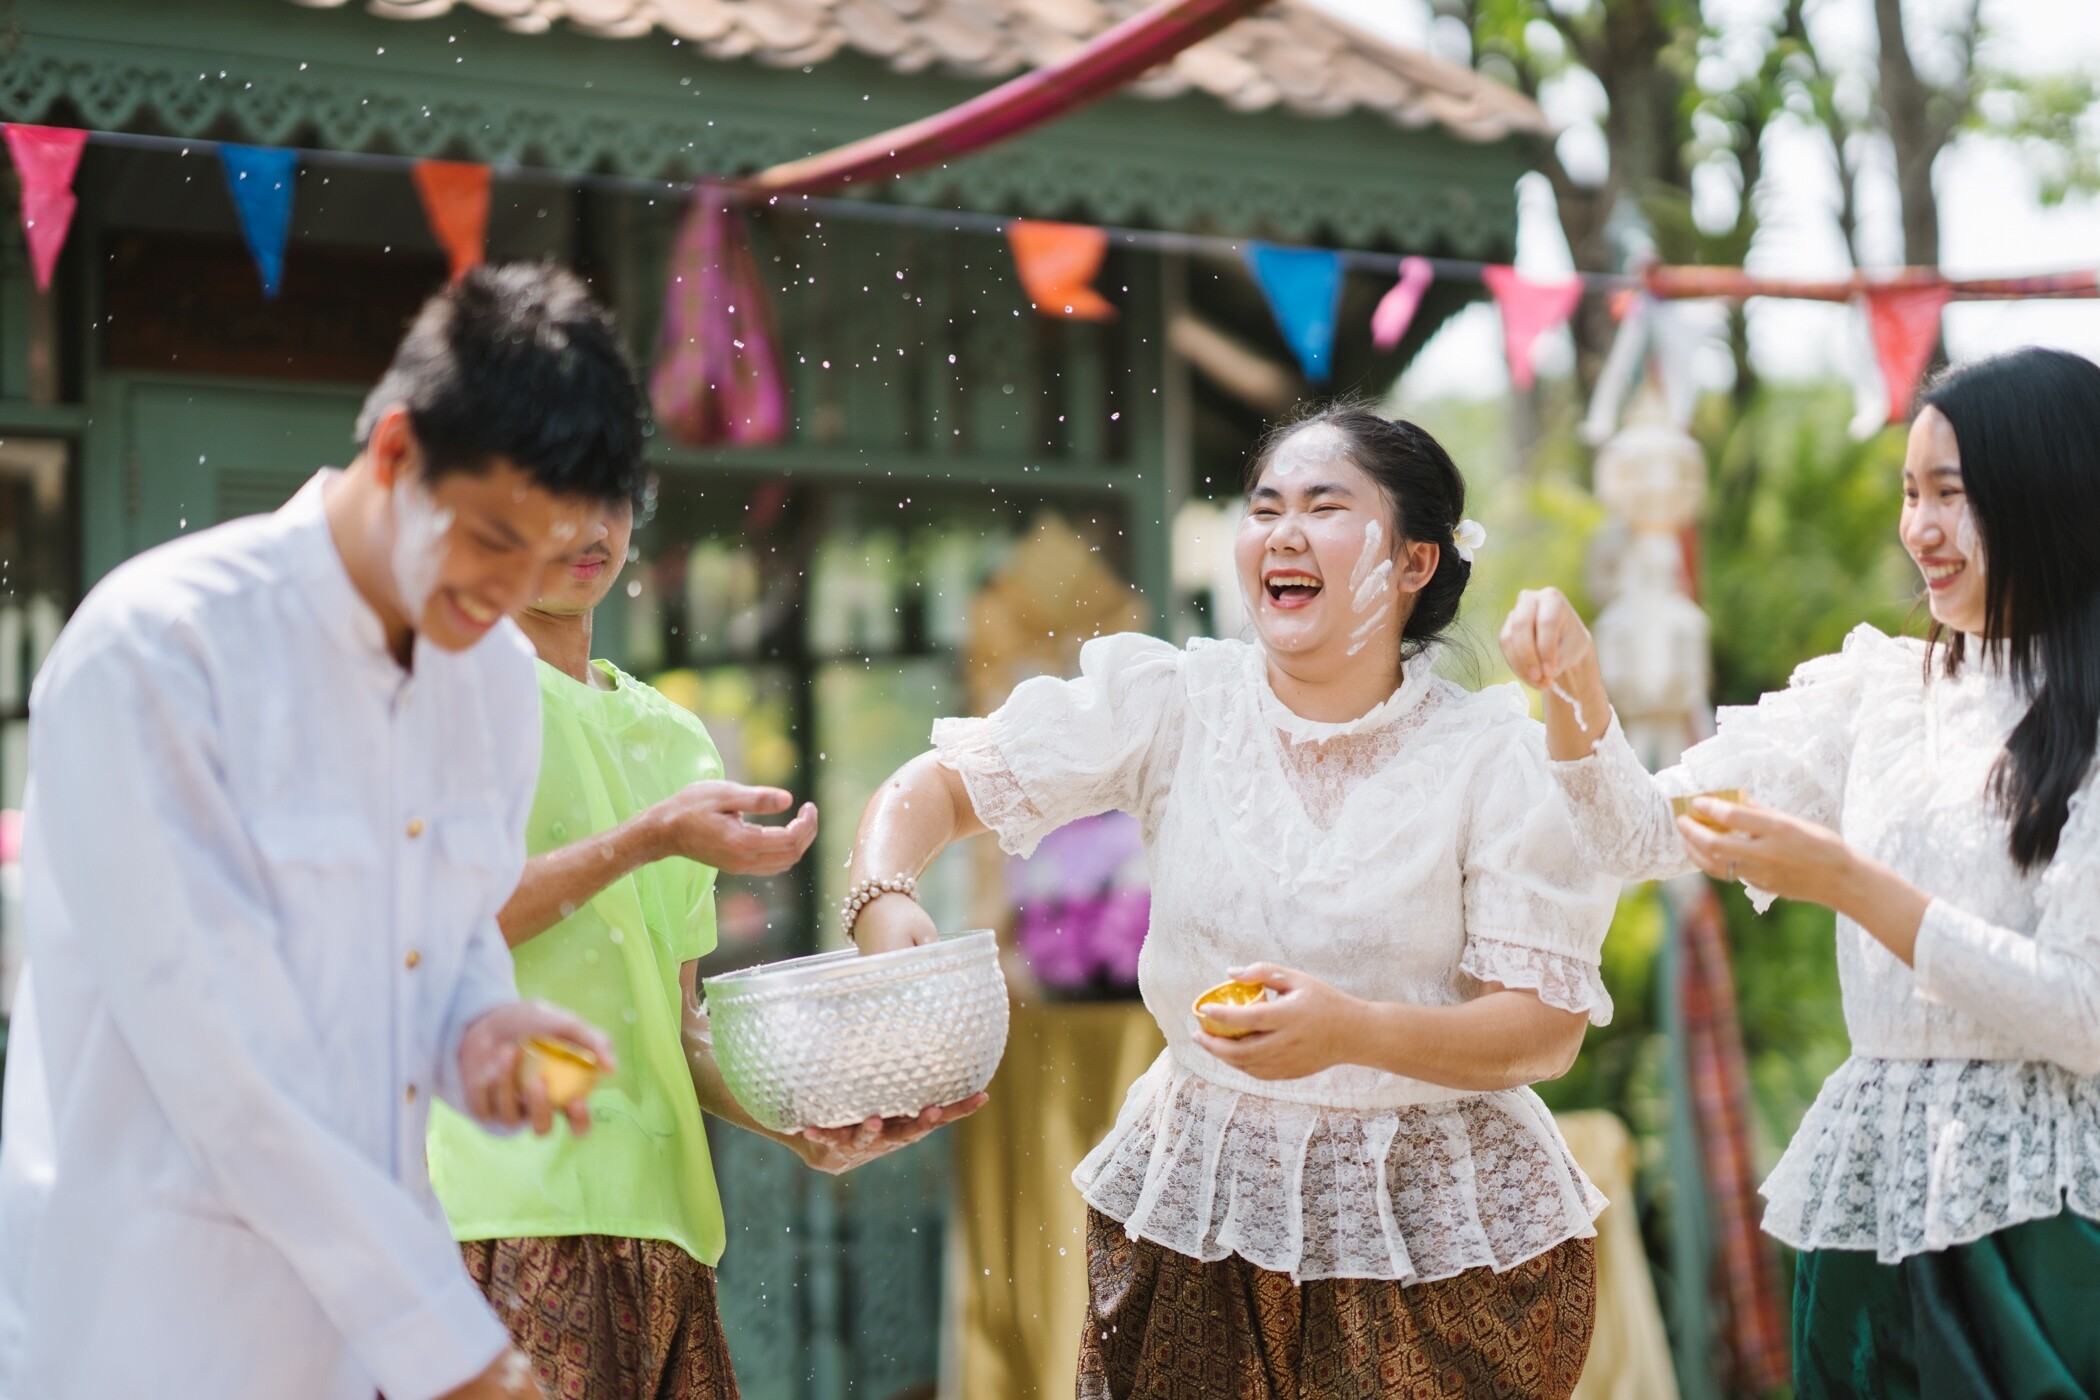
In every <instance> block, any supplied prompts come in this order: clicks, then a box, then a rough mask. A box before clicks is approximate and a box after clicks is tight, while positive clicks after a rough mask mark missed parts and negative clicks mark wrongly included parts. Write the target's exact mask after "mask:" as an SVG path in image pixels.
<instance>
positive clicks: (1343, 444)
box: [1264, 423, 1349, 481]
mask: <svg viewBox="0 0 2100 1400" xmlns="http://www.w3.org/2000/svg"><path fill="white" fill-rule="evenodd" d="M1348 460H1349V440H1348V439H1347V438H1346V437H1344V436H1343V435H1342V432H1341V430H1340V429H1339V428H1330V427H1328V426H1327V425H1326V424H1324V423H1323V424H1321V425H1319V426H1317V427H1312V428H1303V429H1300V430H1299V431H1298V432H1295V433H1292V434H1291V435H1290V436H1289V437H1287V438H1285V439H1284V440H1283V443H1282V445H1280V446H1279V447H1278V448H1277V449H1276V452H1275V455H1274V456H1272V457H1270V458H1269V468H1268V471H1267V472H1265V473H1264V475H1266V476H1273V477H1275V478H1276V479H1277V480H1278V481H1289V480H1290V479H1291V478H1292V477H1294V476H1296V475H1298V474H1299V473H1300V472H1305V471H1311V470H1312V469H1313V468H1315V467H1327V466H1332V465H1334V464H1335V463H1337V462H1346V461H1348Z"/></svg>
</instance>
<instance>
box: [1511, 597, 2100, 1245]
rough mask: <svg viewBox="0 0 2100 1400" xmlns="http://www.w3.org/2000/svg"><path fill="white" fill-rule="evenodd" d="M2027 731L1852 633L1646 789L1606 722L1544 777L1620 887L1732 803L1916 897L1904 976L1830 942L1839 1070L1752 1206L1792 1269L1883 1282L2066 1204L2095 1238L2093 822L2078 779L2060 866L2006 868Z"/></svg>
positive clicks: (2097, 858) (1660, 870)
mask: <svg viewBox="0 0 2100 1400" xmlns="http://www.w3.org/2000/svg"><path fill="white" fill-rule="evenodd" d="M2026 707H2027V698H2026V696H2025V695H2024V694H2023V693H2022V692H2021V691H2020V690H2019V689H2018V687H2016V686H2015V685H2014V684H2013V682H2012V681H2011V679H2010V678H2009V677H2008V676H2007V675H2006V674H2005V673H2004V671H2003V669H2002V668H1985V667H1983V666H1980V665H1978V664H1976V663H1975V662H1973V661H1972V662H1971V663H1970V664H1969V665H1968V666H1966V667H1965V668H1964V669H1963V671H1962V674H1960V675H1959V676H1957V677H1954V678H1952V679H1949V678H1946V677H1944V676H1938V675H1935V676H1934V677H1933V678H1932V679H1931V680H1930V681H1928V680H1927V679H1926V673H1925V652H1924V645H1923V643H1921V642H1917V641H1914V640H1901V641H1899V640H1895V639H1892V638H1890V637H1888V636H1886V635H1884V634H1882V633H1881V632H1878V631H1876V630H1875V629H1873V628H1872V627H1861V628H1859V629H1857V630H1856V631H1854V632H1853V633H1852V635H1851V636H1850V637H1848V638H1847V639H1846V641H1845V647H1844V650H1843V651H1842V652H1841V653H1839V654H1838V655H1835V656H1826V657H1822V658H1819V659H1817V660H1814V661H1810V662H1808V663H1806V664H1805V665H1803V666H1802V667H1801V668H1800V669H1799V670H1797V671H1796V672H1795V673H1794V676H1793V681H1792V684H1791V685H1790V686H1789V687H1788V688H1787V689H1785V690H1783V691H1776V692H1774V693H1772V694H1769V695H1766V696H1765V697H1764V698H1763V699H1762V700H1760V701H1759V702H1758V703H1757V704H1756V705H1754V706H1746V707H1742V708H1735V709H1724V710H1722V711H1721V713H1720V716H1719V726H1718V732H1717V733H1716V734H1715V736H1714V737H1713V738H1711V739H1708V740H1706V741H1705V742H1704V743H1701V744H1699V745H1697V746H1696V747H1694V748H1692V749H1690V750H1688V751H1687V752H1686V753H1685V755H1684V759H1683V762H1682V763H1681V764H1680V765H1679V766H1677V767H1675V768H1671V769H1668V770H1666V771H1665V772H1662V773H1659V774H1655V775H1653V776H1651V775H1650V774H1649V773H1648V772H1647V771H1646V770H1644V769H1643V768H1642V767H1641V764H1640V760H1639V759H1638V758H1637V757H1636V756H1635V755H1634V753H1633V751H1632V749H1631V748H1630V747H1628V745H1627V743H1626V741H1625V739H1624V738H1623V736H1622V735H1621V734H1620V733H1619V730H1618V724H1617V721H1616V720H1614V721H1613V724H1612V728H1611V731H1610V732H1609V733H1607V734H1606V736H1605V738H1604V740H1603V741H1602V742H1601V743H1600V744H1599V745H1598V747H1597V751H1596V753H1595V754H1593V755H1592V756H1591V757H1589V758H1586V759H1582V760H1580V761H1578V762H1574V763H1562V764H1553V765H1552V769H1553V772H1554V776H1555V777H1556V779H1557V780H1558V781H1559V783H1560V785H1561V788H1562V790H1563V791H1564V792H1565V793H1566V794H1567V795H1568V797H1569V800H1570V801H1571V802H1572V803H1573V804H1574V806H1575V809H1576V812H1577V814H1578V820H1579V821H1580V822H1581V824H1582V831H1583V835H1584V840H1585V842H1586V843H1588V844H1590V845H1591V846H1592V849H1593V851H1594V854H1595V856H1596V859H1597V860H1598V862H1599V864H1600V865H1602V866H1603V867H1605V868H1606V869H1608V870H1609V871H1610V872H1611V873H1612V874H1614V875H1617V876H1619V877H1620V878H1622V879H1627V880H1644V879H1662V878H1666V877H1668V876H1672V875H1677V874H1681V873H1683V872H1685V871H1689V870H1691V869H1692V868H1693V867H1692V865H1691V862H1690V861H1689V859H1688V858H1687V857H1686V856H1685V854H1684V848H1683V843H1682V842H1681V841H1680V840H1679V838H1678V835H1677V831H1676V829H1675V826H1674V825H1673V823H1672V821H1671V816H1670V810H1669V804H1668V802H1667V800H1666V799H1667V798H1668V797H1669V796H1673V795H1682V794H1686V793H1691V792H1704V791H1711V790H1713V789H1716V788H1734V787H1740V788H1743V789H1745V790H1746V791H1747V793H1748V795H1749V797H1750V799H1751V800H1752V801H1754V802H1758V803H1761V804H1763V805H1765V806H1768V807H1775V808H1778V809H1780V810H1782V811H1785V812H1789V813H1791V814H1793V815H1794V816H1797V817H1801V818H1803V819H1805V820H1808V821H1813V822H1817V823H1820V824H1822V825H1824V826H1828V827H1832V828H1834V829H1836V830H1837V831H1838V832H1839V833H1840V834H1842V835H1843V836H1844V838H1845V840H1846V841H1847V842H1848V843H1849V844H1851V845H1852V846H1853V847H1855V848H1856V849H1858V850H1860V851H1861V852H1863V853H1864V854H1866V855H1868V856H1871V857H1872V858H1874V859H1876V860H1879V861H1881V862H1882V863H1883V864H1885V865H1887V866H1889V867H1890V868H1891V869H1893V870H1895V871H1896V872H1897V873H1898V874H1899V875H1901V876H1903V877H1904V878H1905V879H1907V880H1909V881H1910V882H1911V883H1912V884H1914V885H1916V886H1918V888H1920V889H1921V890H1923V891H1924V892H1925V893H1926V894H1928V895H1931V896H1933V899H1932V904H1931V906H1930V908H1929V909H1928V911H1927V913H1926V915H1925V921H1924V924H1923V925H1922V926H1921V927H1920V929H1919V930H1918V941H1917V948H1916V952H1915V955H1914V956H1915V960H1916V965H1915V967H1906V966H1904V964H1903V962H1902V961H1901V960H1900V959H1899V958H1897V957H1896V956H1895V955H1894V954H1893V953H1890V952H1889V951H1888V950H1887V949H1885V948H1884V947H1882V946H1881V944H1880V943H1879V942H1877V941H1876V940H1875V939H1874V938H1873V937H1872V936H1871V935H1869V934H1867V933H1866V932H1865V931H1864V930H1862V929H1861V928H1859V927H1858V926H1857V925H1856V924H1854V923H1852V922H1851V921H1850V920H1849V919H1845V918H1840V919H1839V920H1838V925H1837V956H1838V974H1839V979H1840V982H1841V984H1842V988H1843V996H1844V1011H1845V1024H1846V1029H1847V1030H1848V1031H1849V1033H1850V1035H1851V1040H1852V1056H1851V1058H1850V1059H1848V1060H1847V1061H1846V1062H1845V1063H1844V1064H1843V1065H1842V1066H1840V1067H1839V1068H1838V1070H1837V1071H1836V1072H1835V1073H1834V1074H1832V1075H1831V1077H1830V1079H1829V1080H1828V1081H1827V1082H1826V1083H1825V1084H1824V1085H1823V1089H1822V1092H1821V1093H1820V1094H1818V1096H1817V1098H1816V1101H1815V1104H1814V1106H1813V1107H1811V1108H1810V1109H1809V1111H1808V1114H1807V1116H1806V1117H1805V1118H1804V1119H1803V1121H1802V1123H1801V1127H1800V1130H1799V1131H1798V1132H1796V1133H1795V1135H1794V1139H1793V1142H1792V1143H1791V1144H1790V1145H1789V1146H1788V1148H1787V1150H1786V1153H1785V1155H1784V1156H1783V1157H1782V1158H1781V1159H1780V1162H1779V1165H1778V1166H1777V1167H1776V1168H1775V1169H1774V1170H1773V1172H1772V1175H1771V1177H1770V1178H1769V1179H1768V1180H1767V1181H1766V1182H1765V1184H1764V1195H1765V1197H1766V1202H1767V1205H1766V1211H1765V1229H1766V1230H1767V1231H1769V1232H1770V1233H1771V1234H1773V1235H1776V1236H1777V1237H1778V1238H1780V1239H1781V1240H1784V1241H1785V1242H1786V1243H1788V1244H1790V1245H1792V1246H1794V1247H1795V1248H1797V1249H1856V1250H1873V1251H1874V1252H1875V1254H1876V1255H1877V1256H1878V1257H1879V1258H1880V1259H1881V1260H1882V1261H1883V1262H1886V1263H1893V1262H1895V1261H1896V1260H1899V1259H1903V1258H1906V1257H1908V1256H1910V1255H1913V1254H1918V1253H1921V1252H1924V1251H1926V1250H1933V1249H1943V1248H1946V1247H1947V1246H1949V1245H1955V1244H1962V1243H1966V1242H1968V1241H1970V1240H1974V1239H1978V1238H1980V1237H1982V1236H1984V1235H1987V1234H1990V1233H1993V1232H1995V1231H1997V1230H2000V1229H2003V1228H2005V1227H2006V1226H2008V1225H2014V1224H2018V1223H2020V1222H2021V1221H2025V1220H2034V1219H2039V1218H2043V1217H2047V1216H2053V1215H2056V1214H2058V1213H2059V1212H2060V1211H2061V1210H2062V1209H2063V1208H2064V1204H2065V1202H2066V1201H2068V1202H2069V1204H2070V1207H2071V1209H2073V1210H2074V1211H2076V1212H2077V1213H2079V1214H2080V1215H2084V1216H2088V1217H2091V1218H2094V1219H2100V1077H2096V1076H2100V805H2096V804H2095V802H2094V800H2093V796H2092V787H2093V777H2092V775H2091V774H2088V775H2087V778H2086V781H2085V784H2084V786H2083V787H2082V788H2081V789H2080V791H2079V792H2078V793H2077V794H2076V795H2075V796H2074V797H2073V798H2072V799H2071V815H2070V819H2069V821H2068V822H2067V823H2066V824H2065V826H2064V828H2063V834H2062V837H2061V839H2060V841H2059V844H2058V847H2057V853H2056V856H2055V858H2054V860H2052V861H2051V862H2050V863H2049V865H2048V866H2047V867H2046V868H2044V869H2041V870H2036V871H2032V872H2023V871H2022V870H2020V868H2019V867H2018V866H2017V865H2015V864H2014V863H2013V860H2012V857H2011V855H2010V853H2009V852H2008V850H2007V846H2006V842H2007V837H2008V834H2009V825H2008V823H2007V821H2006V819H2005V818H2004V817H2003V816H2002V815H2001V814H2000V813H1999V811H1998V810H1997V808H1996V807H1995V805H1994V804H1993V803H1992V802H1991V801H1990V800H1989V798H1988V796H1987V792H1986V789H1987V785H1988V783H1989V780H1990V773H1991V768H1992V765H1993V764H1994V763H1995V762H1996V761H1997V759H1998V757H1999V755H2000V754H2001V753H2002V752H2003V749H2004V743H2005V738H2006V736H2007V734H2009V733H2010V732H2011V730H2012V727H2013V725H2014V724H2015V723H2017V722H2018V720H2019V718H2020V716H2021V715H2022V714H2023V713H2024V712H2025V710H2026ZM1750 894H1751V898H1752V902H1753V903H1755V904H1756V906H1757V908H1758V909H1759V911H1760V912H1762V911H1763V910H1764V909H1766V908H1768V907H1769V906H1770V904H1771V902H1772V896H1771V895H1769V894H1766V893H1764V892H1761V891H1758V890H1755V889H1752V890H1751V891H1750Z"/></svg>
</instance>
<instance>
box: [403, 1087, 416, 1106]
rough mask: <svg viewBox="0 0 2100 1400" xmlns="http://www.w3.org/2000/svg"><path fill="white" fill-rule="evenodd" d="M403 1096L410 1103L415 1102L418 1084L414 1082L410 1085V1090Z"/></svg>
mask: <svg viewBox="0 0 2100 1400" xmlns="http://www.w3.org/2000/svg"><path fill="white" fill-rule="evenodd" d="M402 1098H403V1100H404V1101H406V1102H408V1103H414V1102H415V1101H416V1086H415V1085H413V1084H411V1085H409V1086H408V1092H407V1093H406V1094H403V1095H402Z"/></svg>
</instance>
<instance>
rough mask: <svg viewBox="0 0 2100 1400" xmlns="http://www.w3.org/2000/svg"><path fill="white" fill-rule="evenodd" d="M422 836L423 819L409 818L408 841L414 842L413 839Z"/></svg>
mask: <svg viewBox="0 0 2100 1400" xmlns="http://www.w3.org/2000/svg"><path fill="white" fill-rule="evenodd" d="M422 834H423V819H422V818H421V817H411V818H410V819H409V823H408V836H409V839H410V840H411V841H412V840H414V839H415V838H416V837H418V836H421V835H422Z"/></svg>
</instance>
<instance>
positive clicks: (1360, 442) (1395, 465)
mask: <svg viewBox="0 0 2100 1400" xmlns="http://www.w3.org/2000/svg"><path fill="white" fill-rule="evenodd" d="M1319 427H1327V428H1333V429H1335V430H1336V431H1337V432H1339V433H1341V434H1342V436H1343V437H1345V438H1347V439H1348V440H1349V459H1350V460H1351V461H1352V462H1354V463H1356V465H1357V466H1358V467H1359V468H1360V469H1361V470H1362V471H1363V472H1364V474H1365V475H1366V476H1368V477H1370V478H1371V480H1373V481H1375V482H1377V483H1378V486H1379V489H1380V490H1381V491H1383V492H1384V493H1385V498H1386V502H1387V504H1389V505H1391V506H1392V508H1393V533H1394V535H1395V536H1396V537H1397V538H1396V539H1395V540H1394V544H1395V545H1396V546H1397V545H1398V544H1399V542H1400V541H1401V540H1413V541H1417V542H1426V543H1429V544H1434V545H1438V546H1441V551H1440V553H1439V554H1438V556H1437V565H1436V573H1434V574H1433V575H1431V576H1430V579H1429V582H1428V583H1426V584H1424V585H1423V586H1422V589H1421V591H1420V592H1418V593H1416V594H1415V607H1414V611H1413V612H1411V613H1409V614H1408V617H1407V624H1406V625H1405V626H1404V627H1402V628H1401V629H1400V640H1401V642H1402V644H1403V648H1404V649H1405V651H1406V653H1407V654H1408V655H1413V654H1414V653H1416V652H1419V651H1420V650H1421V649H1422V648H1423V647H1425V646H1427V645H1428V644H1429V643H1431V642H1434V641H1439V640H1441V639H1442V637H1443V635H1444V633H1445V632H1446V631H1447V630H1449V628H1450V626H1451V624H1452V623H1454V622H1456V621H1457V620H1458V603H1459V599H1461V598H1463V597H1464V596H1465V592H1466V582H1467V580H1469V579H1471V578H1472V577H1473V566H1472V565H1471V564H1468V563H1467V562H1466V561H1465V560H1463V559H1461V558H1459V557H1458V546H1457V543H1456V542H1455V541H1454V540H1453V539H1452V537H1451V536H1452V532H1453V531H1455V530H1456V529H1458V522H1459V521H1460V520H1462V519H1464V518H1465V514H1466V479H1465V478H1464V477H1462V476H1460V475H1459V474H1458V466H1457V464H1456V463H1454V462H1453V461H1452V460H1451V454H1450V453H1448V452H1446V451H1445V450H1444V445H1443V444H1442V443H1440V442H1438V441H1437V440H1436V439H1435V438H1433V437H1431V436H1430V435H1429V434H1428V433H1427V432H1426V431H1424V430H1423V429H1422V428H1419V427H1417V426H1416V425H1415V424H1413V423H1410V422H1408V421H1407V420H1406V419H1404V418H1381V417H1380V416H1379V415H1378V414H1376V413H1373V412H1372V411H1371V410H1370V409H1368V408H1365V407H1363V406H1362V405H1361V404H1353V403H1338V404H1329V405H1328V406H1327V407H1325V408H1321V409H1316V410H1315V411H1313V412H1311V413H1308V414H1306V415H1305V416H1304V417H1302V418H1298V419H1295V420H1293V421H1291V422H1288V423H1282V424H1279V425H1277V426H1276V427H1274V428H1272V429H1270V430H1269V434H1268V436H1267V437H1265V438H1263V439H1262V444H1261V450H1260V451H1258V452H1256V453H1255V454H1254V460H1253V461H1252V462H1251V463H1250V464H1249V465H1248V468H1247V482H1246V489H1247V490H1249V491H1252V490H1253V489H1254V487H1255V486H1256V485H1257V484H1258V483H1259V482H1260V481H1261V474H1262V473H1263V472H1264V471H1266V470H1267V469H1268V465H1269V461H1270V459H1271V458H1273V457H1274V456H1275V455H1276V449H1277V448H1279V447H1281V446H1283V443H1284V441H1285V439H1287V438H1290V437H1292V436H1294V435H1296V434H1297V433H1298V432H1300V431H1301V430H1303V429H1306V428H1319Z"/></svg>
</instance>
